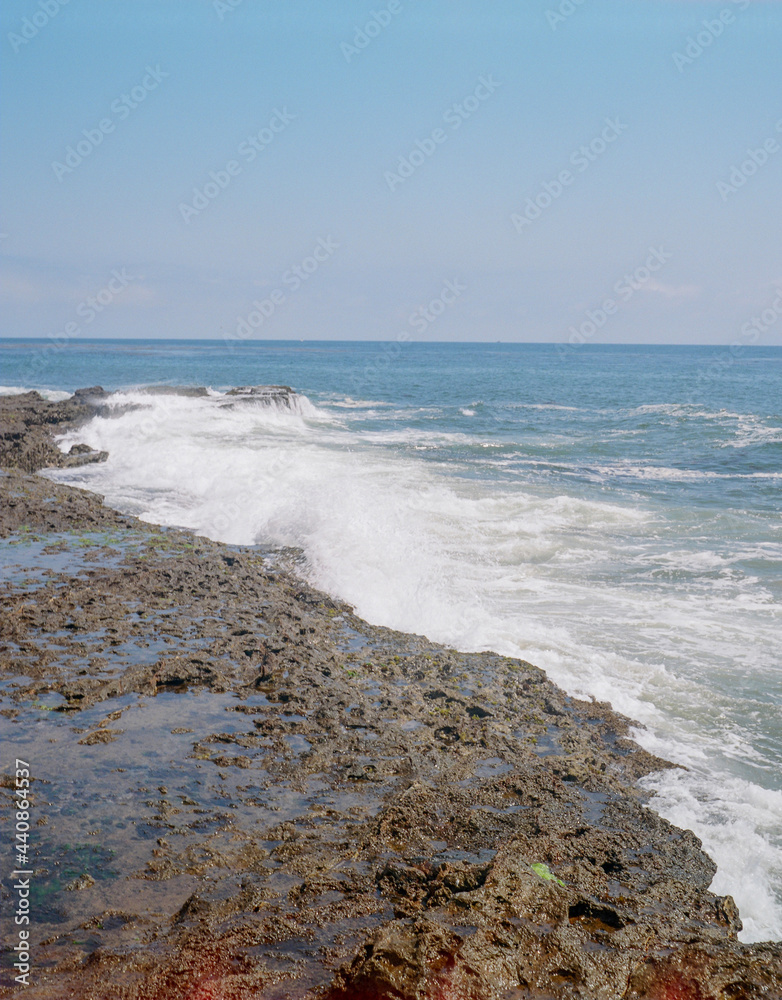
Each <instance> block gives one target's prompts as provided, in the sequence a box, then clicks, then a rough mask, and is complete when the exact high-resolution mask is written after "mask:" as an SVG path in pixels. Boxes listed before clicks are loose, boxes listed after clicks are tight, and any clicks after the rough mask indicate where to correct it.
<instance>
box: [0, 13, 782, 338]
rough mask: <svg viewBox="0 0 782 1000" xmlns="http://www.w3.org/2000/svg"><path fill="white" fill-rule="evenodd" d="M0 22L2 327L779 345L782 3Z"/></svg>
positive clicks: (5, 18)
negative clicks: (413, 318)
mask: <svg viewBox="0 0 782 1000" xmlns="http://www.w3.org/2000/svg"><path fill="white" fill-rule="evenodd" d="M0 27H1V28H2V33H1V37H0V45H1V46H2V50H3V55H2V69H1V70H0V72H1V73H2V112H3V113H2V132H3V135H2V140H3V141H2V160H1V161H0V162H1V179H2V206H1V207H0V230H1V231H2V238H1V239H0V252H1V253H2V259H3V275H2V279H3V280H2V287H3V304H4V309H3V315H4V322H3V325H2V334H3V335H4V336H38V337H50V336H55V335H58V334H61V333H63V331H65V332H66V333H67V334H70V335H73V333H74V326H75V327H76V329H77V331H78V335H79V336H90V337H92V336H94V337H207V338H218V337H221V336H223V335H224V334H225V333H231V332H233V331H236V330H241V331H242V333H241V335H242V336H248V335H252V336H253V337H259V338H267V339H274V340H277V339H288V338H295V339H305V340H307V339H322V338H336V339H358V340H373V339H382V340H391V339H394V338H396V337H398V336H400V334H405V335H409V336H410V337H411V339H414V340H427V339H430V340H471V341H482V340H487V341H496V340H505V341H508V340H514V341H555V342H561V341H565V340H567V339H569V338H572V337H574V336H581V337H583V338H585V339H587V340H590V341H591V342H595V343H596V342H609V343H618V342H647V343H655V342H660V343H671V342H673V343H676V342H678V343H716V344H726V343H730V342H732V341H733V342H739V343H744V344H748V343H752V342H756V343H759V344H765V345H772V344H774V345H779V344H782V294H781V293H782V58H781V51H782V46H780V42H781V41H782V2H780V0H717V2H712V0H582V2H580V3H578V2H577V0H561V2H560V0H515V2H512V3H511V2H506V0H374V2H372V0H214V2H213V0H68V2H64V0H3V2H2V4H1V5H0ZM405 175H407V176H405ZM447 283H450V284H447ZM454 289H456V291H455V290H454ZM438 300H439V304H437V303H438ZM606 300H609V302H610V303H611V304H609V303H607V302H606ZM254 303H256V304H255V305H254ZM430 303H434V304H433V305H430ZM604 306H607V308H606V309H604V308H603V307H604ZM421 310H424V311H423V312H422V311H421ZM413 316H416V317H418V322H417V323H415V324H414V323H412V322H411V317H413ZM426 316H430V317H431V321H430V320H429V319H427V320H426V322H425V323H424V322H423V321H422V320H421V317H426ZM763 317H765V319H763ZM754 320H758V321H759V322H758V324H757V325H755V326H754V327H753V326H751V325H750V326H748V325H747V324H752V322H753V321H754ZM242 323H244V324H245V325H244V326H242ZM68 324H71V327H68ZM245 331H246V332H245ZM753 331H754V332H753Z"/></svg>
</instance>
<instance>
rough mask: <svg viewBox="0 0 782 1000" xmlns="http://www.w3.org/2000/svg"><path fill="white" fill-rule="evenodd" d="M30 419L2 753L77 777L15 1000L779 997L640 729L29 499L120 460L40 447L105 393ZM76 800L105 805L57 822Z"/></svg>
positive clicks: (125, 526)
mask: <svg viewBox="0 0 782 1000" xmlns="http://www.w3.org/2000/svg"><path fill="white" fill-rule="evenodd" d="M35 396H37V394H27V395H26V396H24V397H22V396H15V397H4V398H3V399H2V400H0V421H1V422H2V431H3V433H2V447H3V454H4V458H3V462H2V464H10V463H15V464H16V465H17V467H19V466H21V468H22V469H24V470H26V471H25V472H18V471H16V472H15V471H10V470H9V469H6V471H5V472H3V473H0V483H1V484H2V489H3V494H4V497H5V502H4V505H3V515H2V521H0V534H1V535H2V539H3V541H2V548H3V560H4V564H5V565H6V566H7V567H8V568H9V570H10V573H9V577H8V582H7V583H6V585H5V604H6V606H7V608H8V609H9V613H8V614H7V616H6V621H5V623H4V626H3V628H4V632H5V636H4V645H3V650H2V653H0V681H2V682H3V688H2V690H3V708H2V714H3V715H4V718H5V720H6V721H5V722H4V728H6V729H7V730H8V731H9V733H10V736H11V740H10V741H9V742H13V738H14V737H15V736H17V734H18V741H19V743H20V745H21V746H29V747H30V748H31V749H32V750H35V751H36V752H37V753H38V754H39V760H47V759H48V760H51V761H52V762H54V761H57V763H58V769H57V770H56V773H55V768H54V766H53V764H52V765H51V769H50V770H45V772H44V773H40V772H39V773H37V774H36V773H35V762H34V761H31V764H32V765H33V766H32V771H33V774H32V778H33V780H32V782H31V784H32V788H33V791H32V793H31V796H30V799H31V808H30V812H31V813H32V814H34V815H35V817H36V819H35V823H36V824H37V823H38V821H39V820H44V819H45V820H46V822H45V823H41V824H40V825H37V826H35V827H34V828H33V829H34V831H35V832H34V833H33V834H32V835H31V841H32V847H31V850H35V849H36V843H37V845H38V847H39V848H40V847H41V846H42V845H43V844H44V843H46V844H47V851H48V856H41V857H38V858H37V861H36V865H37V867H38V868H39V869H42V870H44V871H45V874H44V871H39V875H38V884H39V885H40V886H41V889H40V892H39V896H38V897H36V898H37V901H38V903H40V907H41V912H43V913H45V914H46V915H47V918H48V917H50V918H51V919H47V920H45V921H40V920H39V923H38V925H37V927H38V930H37V931H36V929H35V925H32V932H31V942H32V943H31V951H32V954H33V969H34V973H35V976H34V980H33V981H32V982H31V985H30V986H29V987H24V995H25V996H28V997H32V998H35V1000H38V998H41V1000H43V998H47V1000H48V998H54V997H60V996H62V995H65V991H66V990H71V991H73V990H76V991H77V993H76V994H75V995H79V996H83V997H95V998H98V997H104V996H107V995H108V994H107V993H106V992H105V990H106V979H107V977H112V980H113V985H112V991H113V992H112V993H111V995H112V996H118V995H119V996H122V997H123V998H124V997H127V998H128V1000H130V998H135V997H139V998H140V997H142V996H166V997H172V998H178V997H182V998H184V997H186V996H190V995H192V990H193V989H194V988H195V985H196V984H198V985H199V986H201V987H203V988H204V990H207V989H209V990H213V991H214V990H217V992H216V993H213V994H210V993H206V994H205V995H214V996H223V995H225V996H230V997H245V996H246V997H250V996H253V997H257V996H263V997H281V998H282V997H299V996H301V997H305V996H323V997H328V998H329V1000H332V998H333V1000H337V998H343V1000H349V998H356V1000H357V998H358V997H364V996H377V997H389V998H390V997H395V998H406V997H411V998H412V997H414V996H415V997H439V996H444V995H447V996H454V997H460V998H461V997H465V998H466V997H475V998H478V997H497V998H499V997H508V998H510V997H530V998H533V997H539V996H540V997H542V996H546V995H548V996H556V997H560V996H561V997H577V996H584V997H587V996H588V997H603V996H605V997H613V996H626V997H654V998H657V997H663V996H681V997H693V998H697V997H704V998H706V997H715V998H717V997H728V996H731V997H741V996H747V997H755V996H757V997H773V996H779V995H782V945H780V944H756V945H742V944H740V943H739V942H738V940H737V938H736V934H737V931H738V929H739V928H740V921H739V917H738V912H737V910H736V907H735V904H734V903H733V901H732V899H731V898H730V897H716V896H714V895H712V894H711V893H709V892H708V886H709V884H710V882H711V879H712V877H713V873H714V870H715V868H714V865H713V863H712V862H711V860H710V859H709V858H707V857H706V855H705V854H703V852H702V851H701V850H700V842H699V841H698V840H697V838H696V837H695V836H694V835H693V834H692V833H689V832H688V831H681V830H677V828H675V827H673V826H672V825H671V824H669V823H667V822H666V821H664V820H662V819H661V818H660V817H658V816H657V815H656V814H655V813H654V812H652V811H651V809H649V808H647V807H646V802H647V801H648V800H647V799H646V798H645V796H644V795H643V793H641V792H640V791H639V789H638V788H637V784H636V782H637V780H638V778H640V777H641V776H642V775H644V774H647V773H649V772H650V771H653V770H657V769H660V768H662V767H670V766H672V765H670V764H667V762H665V761H662V760H660V759H659V758H654V757H652V756H651V755H650V754H648V753H647V752H646V751H643V750H642V749H640V748H639V747H637V746H636V745H635V744H633V743H632V742H631V741H630V740H629V739H628V738H627V731H628V726H629V725H630V724H631V723H630V722H629V720H626V719H624V718H622V717H621V716H619V715H617V714H615V713H614V712H613V711H612V710H611V708H610V706H608V705H607V704H600V703H587V702H581V701H578V700H576V699H573V698H570V697H568V696H567V695H565V694H564V693H563V692H562V691H561V690H559V689H558V688H556V687H555V685H553V684H551V682H549V681H548V680H547V678H546V677H545V675H544V674H543V672H542V671H540V670H539V669H538V668H536V667H534V666H532V665H530V664H527V663H525V662H523V661H519V660H512V659H510V658H507V657H502V656H498V655H496V654H493V653H482V654H463V653H458V652H456V651H454V650H451V649H447V648H446V647H443V646H440V645H438V644H436V643H431V642H429V641H428V640H427V639H425V638H424V637H420V636H409V635H404V634H402V633H398V632H394V631H393V630H390V629H386V628H380V627H375V626H371V625H368V624H367V623H365V622H363V621H361V620H360V619H359V618H357V617H356V616H355V615H354V614H353V612H352V610H351V609H350V608H349V607H348V606H347V605H345V604H343V603H341V602H339V601H335V600H333V599H331V598H329V597H328V596H327V595H325V594H322V593H319V592H317V591H315V590H313V589H312V588H311V587H309V586H308V585H307V584H306V583H303V582H302V581H300V580H298V579H297V578H296V577H295V576H294V575H293V574H292V573H291V572H289V571H288V570H287V569H286V568H285V556H284V554H281V553H274V552H271V551H263V550H259V549H258V548H247V547H244V548H242V547H237V546H229V545H223V544H220V543H216V542H211V541H209V540H208V539H205V538H201V537H198V536H195V535H193V534H191V533H188V532H186V531H180V530H175V529H167V530H163V529H159V528H156V527H154V526H151V525H147V524H144V523H142V522H139V521H137V520H136V519H134V518H132V517H128V516H124V515H121V514H118V513H116V512H114V511H111V510H109V509H108V508H105V507H103V506H102V504H101V498H100V497H98V496H97V495H95V494H89V493H86V492H84V491H81V490H77V489H74V488H71V487H64V486H59V485H57V484H54V483H52V482H50V481H48V480H46V479H45V478H43V477H36V476H34V475H32V472H33V471H34V469H35V468H40V467H41V466H42V464H44V463H54V462H56V463H58V464H65V463H70V462H84V461H100V460H102V459H103V457H104V453H92V452H89V450H81V451H80V450H78V449H74V452H73V454H72V455H69V456H63V455H62V453H60V452H59V451H58V449H56V446H54V444H53V442H52V434H53V433H54V432H57V431H58V430H62V429H64V428H65V427H66V426H67V427H69V428H73V427H74V426H77V425H78V423H79V422H81V421H83V420H85V419H87V418H88V416H89V415H90V413H91V412H94V408H95V407H96V406H98V405H100V403H99V399H100V397H99V390H97V389H92V390H82V391H81V392H80V393H77V394H76V396H75V397H72V399H70V400H66V401H64V402H62V403H47V402H45V401H43V400H42V399H41V398H40V397H38V398H33V397H35ZM58 455H59V458H58V457H57V456H58ZM20 677H21V678H22V680H19V678H20ZM14 678H16V680H14ZM36 706H37V707H36ZM172 737H174V739H172ZM50 740H54V742H53V743H51V744H49V741H50ZM27 752H28V750H27V749H25V753H27ZM150 754H151V756H150ZM47 755H48V756H47ZM52 755H53V756H52ZM31 756H32V754H31ZM22 758H23V759H24V754H22ZM76 773H78V774H79V775H86V777H84V778H83V781H84V789H87V788H89V787H90V786H89V784H88V782H89V780H90V779H89V775H90V773H92V774H99V775H100V788H101V789H102V790H103V792H104V793H105V794H106V797H107V798H108V799H109V800H110V801H109V807H107V806H106V805H105V804H104V805H101V804H100V796H98V798H97V800H96V798H95V797H96V788H95V786H94V782H93V785H92V796H93V800H92V801H91V802H90V803H89V804H88V805H87V806H86V807H80V808H81V809H82V812H81V813H79V811H78V810H76V812H75V814H74V812H73V811H71V812H68V811H67V810H68V809H71V810H72V809H73V801H72V800H71V799H70V798H68V797H67V796H65V795H64V794H63V792H62V788H61V786H62V785H63V784H64V783H65V782H66V781H67V782H70V783H73V782H74V780H75V776H76ZM3 777H4V781H5V779H6V777H7V774H6V772H4V776H3ZM38 783H40V786H39V785H38ZM79 787H81V786H79ZM9 792H10V789H9V786H8V785H7V784H5V785H4V787H3V790H2V793H3V796H4V801H5V799H6V796H8V795H9ZM74 815H75V817H76V818H73V817H74ZM119 823H123V824H124V826H119V825H118V824H119ZM60 829H62V830H64V831H66V833H67V837H68V838H69V839H68V840H65V839H63V838H60V839H58V831H59V830H60ZM93 831H95V832H93ZM74 838H76V839H74ZM66 847H67V848H68V849H67V850H66ZM58 852H59V853H58ZM69 852H70V853H69ZM58 865H59V871H58V870H57V866H58ZM80 869H83V870H80ZM66 871H67V877H66ZM107 871H108V872H112V873H113V874H111V875H108V876H105V875H104V873H105V872H107ZM61 876H62V877H61ZM71 876H72V877H71ZM134 904H135V905H134ZM3 909H4V917H5V916H6V913H7V901H5V900H4V906H3ZM43 930H45V931H46V933H41V932H42V931H43ZM85 942H86V943H85ZM7 961H8V960H7V957H6V959H5V963H4V978H3V980H2V982H3V987H4V990H3V992H2V994H0V995H9V996H12V995H16V992H17V991H16V990H15V989H13V987H12V986H11V984H10V983H9V982H7V980H6V978H5V977H6V976H7V972H8V966H7V964H6V963H7ZM36 962H37V963H52V964H47V965H46V966H44V965H43V964H36ZM5 987H9V988H10V989H9V990H8V991H6V989H5ZM20 988H21V987H20ZM117 990H121V992H117ZM730 990H732V991H733V992H729V991H730ZM220 991H222V992H220ZM449 991H450V992H449ZM666 991H667V992H666ZM676 991H678V992H676Z"/></svg>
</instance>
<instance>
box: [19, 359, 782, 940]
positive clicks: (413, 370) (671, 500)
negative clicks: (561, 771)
mask: <svg viewBox="0 0 782 1000" xmlns="http://www.w3.org/2000/svg"><path fill="white" fill-rule="evenodd" d="M0 360H1V361H2V369H3V376H2V381H3V382H4V383H5V388H4V389H3V390H0V391H4V392H18V391H22V390H23V389H27V388H38V389H42V390H46V394H47V395H48V396H49V398H63V397H64V396H65V395H66V394H67V393H69V392H72V391H73V390H75V389H76V388H79V387H82V386H88V385H97V384H100V385H102V386H103V387H104V388H105V389H107V390H110V391H112V392H113V393H114V394H113V395H112V396H111V397H110V399H109V401H108V402H109V411H108V412H107V414H106V415H105V416H101V417H99V418H96V419H94V420H92V421H91V422H90V423H89V424H88V425H87V426H86V427H85V428H82V429H81V430H79V431H78V432H76V433H74V434H71V435H67V436H66V437H65V438H64V439H63V441H62V447H63V448H65V449H67V448H68V447H69V446H70V445H71V444H73V443H76V442H82V441H84V442H86V443H87V444H89V445H91V446H93V447H94V448H99V449H105V450H107V451H108V452H109V459H108V461H107V462H106V463H104V464H100V465H92V466H85V467H82V468H77V469H68V470H59V471H56V472H51V473H47V474H48V475H50V476H51V478H53V479H56V480H57V481H59V482H65V483H71V484H74V485H78V486H82V487H86V488H88V489H91V490H95V491H97V492H99V493H101V494H103V495H104V496H105V497H106V501H107V503H110V504H111V505H113V506H115V507H117V508H119V509H121V510H123V511H127V512H131V513H133V514H136V515H138V516H139V517H141V518H144V519H145V520H148V521H152V522H156V523H162V524H169V525H182V526H186V527H190V528H193V529H195V530H196V531H198V532H201V533H203V534H205V535H208V536H210V537H212V538H216V539H220V540H223V541H227V542H235V543H244V544H253V543H260V542H272V543H278V544H283V545H289V546H297V547H299V548H301V550H302V551H303V554H304V564H303V565H304V572H305V573H306V575H307V576H308V578H309V579H310V580H311V581H312V583H313V584H315V585H316V586H318V587H320V588H322V589H325V590H327V591H329V592H330V593H332V594H335V595H337V596H339V597H341V598H343V599H345V600H346V601H348V602H350V603H351V604H352V605H354V606H355V608H356V611H357V613H358V614H360V615H361V616H363V617H364V618H366V619H368V620H369V621H371V622H374V623H377V624H382V625H389V626H392V627H394V628H397V629H402V630H404V631H408V632H415V633H421V634H425V635H427V636H429V638H431V639H434V640H437V641H439V642H443V643H446V644H448V645H451V646H453V647H456V648H458V649H463V650H485V649H493V650H496V651H498V652H500V653H503V654H506V655H511V656H519V657H522V658H524V659H526V660H530V661H531V662H533V663H535V664H537V665H539V666H540V667H543V668H544V669H545V670H546V671H547V673H548V674H549V676H550V677H551V678H552V680H554V681H555V682H556V683H557V684H559V685H561V686H562V687H563V688H565V689H566V690H567V691H569V692H570V693H572V694H575V695H579V696H582V697H595V698H598V699H601V700H608V701H610V702H611V703H612V704H613V706H614V708H615V709H616V710H618V711H619V712H622V713H624V714H625V715H627V716H629V717H630V718H632V719H634V720H636V722H637V723H639V724H640V725H639V727H638V728H637V729H634V730H633V733H634V735H635V737H636V738H637V739H638V741H639V742H640V743H641V744H642V745H643V746H644V747H646V748H647V749H649V750H650V751H652V752H655V753H658V754H660V755H661V756H663V757H666V758H668V759H669V760H672V761H675V762H676V763H679V764H682V765H684V768H682V769H676V770H668V771H664V772H661V773H658V774H655V775H653V776H651V777H649V778H647V779H645V782H644V784H645V785H646V786H647V787H648V788H649V789H650V790H651V791H653V792H654V793H655V795H654V798H653V800H652V805H653V806H654V808H655V809H656V810H657V811H658V812H659V813H661V814H662V815H663V816H665V817H666V818H668V819H669V820H671V821H672V822H674V823H676V824H677V825H679V826H683V827H688V828H690V829H692V830H693V831H695V833H696V834H697V835H698V836H699V837H700V838H701V839H702V841H703V844H704V847H705V849H706V850H707V851H708V852H709V853H710V854H711V856H712V857H713V858H714V859H715V861H716V862H717V865H718V872H717V875H716V877H715V880H714V883H713V885H712V888H713V890H714V891H715V892H718V893H730V894H732V895H733V896H734V897H735V899H736V901H737V902H738V904H739V907H740V910H741V914H742V917H743V920H744V931H743V932H742V935H741V938H742V940H744V941H754V940H764V939H769V938H772V939H779V938H782V683H781V681H780V674H781V671H780V667H781V665H782V655H781V654H782V518H780V510H781V508H782V492H781V491H782V348H773V347H769V348H763V347H755V348H738V349H733V350H731V349H729V348H717V347H669V346H660V347H642V346H629V345H626V346H598V345H582V346H580V347H574V346H568V347H563V346H555V345H530V344H411V343H392V344H383V343H350V342H342V343H334V342H317V341H311V342H302V343H282V342H277V343H272V342H262V343H258V342H241V341H228V342H226V343H223V342H204V341H158V340H145V341H144V340H136V341H70V342H65V343H63V344H62V345H60V346H57V345H55V344H53V343H50V342H47V341H10V340H5V341H2V342H0ZM160 384H169V385H178V386H182V385H189V386H206V387H208V389H209V393H208V395H206V396H203V397H194V396H184V395H178V394H166V395H162V394H157V395H153V394H149V393H148V392H145V391H144V387H145V386H151V385H160ZM253 384H287V385H291V386H293V387H294V388H295V389H296V391H297V396H296V397H295V399H294V403H293V406H292V407H290V408H286V407H284V406H277V407H269V406H264V405H261V404H254V403H248V402H245V401H237V400H235V399H233V398H232V397H227V396H226V395H225V392H226V390H227V389H229V388H230V387H232V386H240V385H253ZM129 403H130V404H135V405H134V406H132V407H129V406H128V405H127V404H129ZM229 404H233V405H229ZM112 411H113V412H112Z"/></svg>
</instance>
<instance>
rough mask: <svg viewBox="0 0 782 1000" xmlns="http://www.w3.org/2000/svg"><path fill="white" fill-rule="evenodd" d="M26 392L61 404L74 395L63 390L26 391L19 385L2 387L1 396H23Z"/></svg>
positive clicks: (0, 387) (0, 388) (0, 389)
mask: <svg viewBox="0 0 782 1000" xmlns="http://www.w3.org/2000/svg"><path fill="white" fill-rule="evenodd" d="M26 392H37V393H38V395H39V396H43V398H44V399H48V400H49V402H51V403H59V402H61V401H62V400H63V399H70V398H71V396H72V395H73V393H72V392H65V391H64V390H61V389H25V388H23V387H22V386H18V385H0V396H21V395H23V394H24V393H26Z"/></svg>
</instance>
